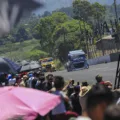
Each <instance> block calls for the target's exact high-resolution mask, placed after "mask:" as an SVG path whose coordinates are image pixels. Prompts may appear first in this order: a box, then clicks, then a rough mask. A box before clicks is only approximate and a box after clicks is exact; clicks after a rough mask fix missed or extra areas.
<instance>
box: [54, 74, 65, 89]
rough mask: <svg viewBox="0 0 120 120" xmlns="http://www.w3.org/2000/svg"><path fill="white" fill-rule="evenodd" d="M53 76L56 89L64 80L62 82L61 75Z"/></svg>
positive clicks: (62, 85)
mask: <svg viewBox="0 0 120 120" xmlns="http://www.w3.org/2000/svg"><path fill="white" fill-rule="evenodd" d="M54 78H55V80H54V86H55V88H56V89H59V88H62V87H64V84H65V82H64V78H63V77H61V76H55V77H54Z"/></svg>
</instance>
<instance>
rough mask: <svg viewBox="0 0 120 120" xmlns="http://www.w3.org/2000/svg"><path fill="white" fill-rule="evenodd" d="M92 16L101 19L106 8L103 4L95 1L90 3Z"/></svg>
mask: <svg viewBox="0 0 120 120" xmlns="http://www.w3.org/2000/svg"><path fill="white" fill-rule="evenodd" d="M92 11H93V17H94V19H96V20H103V18H104V17H105V12H106V8H105V6H103V5H101V4H99V3H98V2H95V3H94V4H92Z"/></svg>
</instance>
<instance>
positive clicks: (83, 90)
mask: <svg viewBox="0 0 120 120" xmlns="http://www.w3.org/2000/svg"><path fill="white" fill-rule="evenodd" d="M84 85H85V86H84ZM86 85H88V84H86V82H83V83H82V86H81V90H80V97H79V101H80V102H79V103H80V104H81V107H82V116H85V117H86V116H88V115H87V107H86V100H87V96H88V93H89V91H90V89H91V86H86Z"/></svg>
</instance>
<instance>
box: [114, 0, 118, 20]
mask: <svg viewBox="0 0 120 120" xmlns="http://www.w3.org/2000/svg"><path fill="white" fill-rule="evenodd" d="M114 7H115V15H116V20H117V22H118V13H117V3H116V0H114Z"/></svg>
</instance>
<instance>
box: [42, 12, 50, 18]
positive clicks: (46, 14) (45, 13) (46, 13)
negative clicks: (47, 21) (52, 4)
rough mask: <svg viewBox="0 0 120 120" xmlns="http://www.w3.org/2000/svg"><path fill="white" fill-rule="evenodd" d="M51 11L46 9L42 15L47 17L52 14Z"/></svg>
mask: <svg viewBox="0 0 120 120" xmlns="http://www.w3.org/2000/svg"><path fill="white" fill-rule="evenodd" d="M50 15H51V13H50V12H49V11H45V12H44V14H43V15H42V17H47V16H50Z"/></svg>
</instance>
